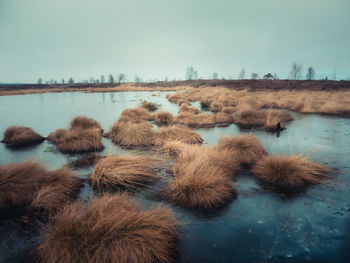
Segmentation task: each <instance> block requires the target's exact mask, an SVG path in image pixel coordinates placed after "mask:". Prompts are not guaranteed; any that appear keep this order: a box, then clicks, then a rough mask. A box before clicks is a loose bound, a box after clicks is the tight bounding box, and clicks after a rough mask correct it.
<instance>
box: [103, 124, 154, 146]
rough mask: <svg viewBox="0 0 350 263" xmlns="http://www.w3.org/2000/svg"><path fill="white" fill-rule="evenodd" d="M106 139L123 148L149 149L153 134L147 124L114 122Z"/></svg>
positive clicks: (152, 141)
mask: <svg viewBox="0 0 350 263" xmlns="http://www.w3.org/2000/svg"><path fill="white" fill-rule="evenodd" d="M108 137H109V138H110V139H111V140H112V141H113V142H114V143H116V144H119V145H121V146H124V147H128V148H134V147H149V146H151V145H153V144H154V137H155V132H154V131H153V126H152V125H151V124H150V123H148V122H140V123H134V122H124V121H122V122H121V121H120V120H119V121H118V122H116V123H115V124H114V125H113V127H112V129H111V131H110V132H109V134H108Z"/></svg>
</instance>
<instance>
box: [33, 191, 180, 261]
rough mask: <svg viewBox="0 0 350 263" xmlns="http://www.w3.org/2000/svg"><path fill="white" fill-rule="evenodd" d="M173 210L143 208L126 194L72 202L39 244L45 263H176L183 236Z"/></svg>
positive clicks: (39, 252) (55, 219)
mask: <svg viewBox="0 0 350 263" xmlns="http://www.w3.org/2000/svg"><path fill="white" fill-rule="evenodd" d="M176 225H177V222H176V219H175V217H174V214H173V213H172V211H171V210H170V209H168V208H156V209H153V210H148V211H142V210H140V209H139V207H138V205H137V204H136V203H135V202H134V201H133V200H132V199H131V198H130V197H129V196H127V195H125V194H115V195H104V196H102V197H101V198H99V199H97V200H95V201H90V203H89V205H88V207H87V208H86V209H85V208H84V205H83V204H81V203H74V204H70V205H68V206H66V207H65V208H64V210H63V211H62V212H61V213H60V214H59V215H58V216H57V217H56V218H54V219H53V220H52V221H50V222H49V224H48V235H47V237H46V239H45V240H44V241H43V242H42V243H41V244H40V245H39V246H38V248H37V254H38V257H39V260H40V261H42V262H57V263H58V262H62V263H63V262H76V263H79V262H84V263H92V262H94V263H110V262H149V263H151V262H170V261H172V259H173V256H174V252H173V251H174V249H175V242H176V239H177V237H178V232H177V230H176Z"/></svg>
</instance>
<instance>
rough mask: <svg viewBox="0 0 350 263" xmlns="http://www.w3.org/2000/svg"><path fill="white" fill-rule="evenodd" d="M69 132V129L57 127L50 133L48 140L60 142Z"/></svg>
mask: <svg viewBox="0 0 350 263" xmlns="http://www.w3.org/2000/svg"><path fill="white" fill-rule="evenodd" d="M67 133H68V130H66V129H57V130H55V131H54V132H51V133H50V134H49V136H48V137H47V140H48V141H50V142H52V143H53V144H58V143H59V142H60V141H61V140H62V138H63V137H64V135H66V134H67Z"/></svg>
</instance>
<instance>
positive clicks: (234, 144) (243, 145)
mask: <svg viewBox="0 0 350 263" xmlns="http://www.w3.org/2000/svg"><path fill="white" fill-rule="evenodd" d="M218 148H219V149H221V150H224V149H225V150H228V151H230V152H231V154H232V155H235V156H237V158H238V159H239V160H240V162H241V163H242V164H243V165H251V164H254V163H256V162H257V161H259V160H260V159H261V158H263V157H264V156H265V155H267V153H266V151H265V149H264V147H263V146H262V145H261V143H260V141H259V139H258V138H257V137H256V136H255V135H253V134H244V135H238V136H232V137H224V138H220V139H219V143H218Z"/></svg>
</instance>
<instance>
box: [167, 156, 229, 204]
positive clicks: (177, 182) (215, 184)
mask: <svg viewBox="0 0 350 263" xmlns="http://www.w3.org/2000/svg"><path fill="white" fill-rule="evenodd" d="M163 191H164V195H165V197H166V198H167V199H169V200H170V201H172V202H174V203H175V204H177V205H180V206H184V207H189V208H203V209H210V208H217V207H220V206H223V205H225V204H226V203H227V202H229V201H231V200H232V198H233V197H234V194H235V190H234V188H233V187H232V185H231V179H230V178H229V177H228V176H227V175H226V173H225V171H224V170H223V169H222V168H221V167H220V166H219V165H213V162H211V161H208V159H206V160H203V159H201V158H195V159H194V160H192V161H191V162H189V163H188V164H187V165H186V166H181V167H180V168H177V169H174V178H173V179H172V180H170V182H169V185H168V186H166V187H165V188H164V189H163Z"/></svg>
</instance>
